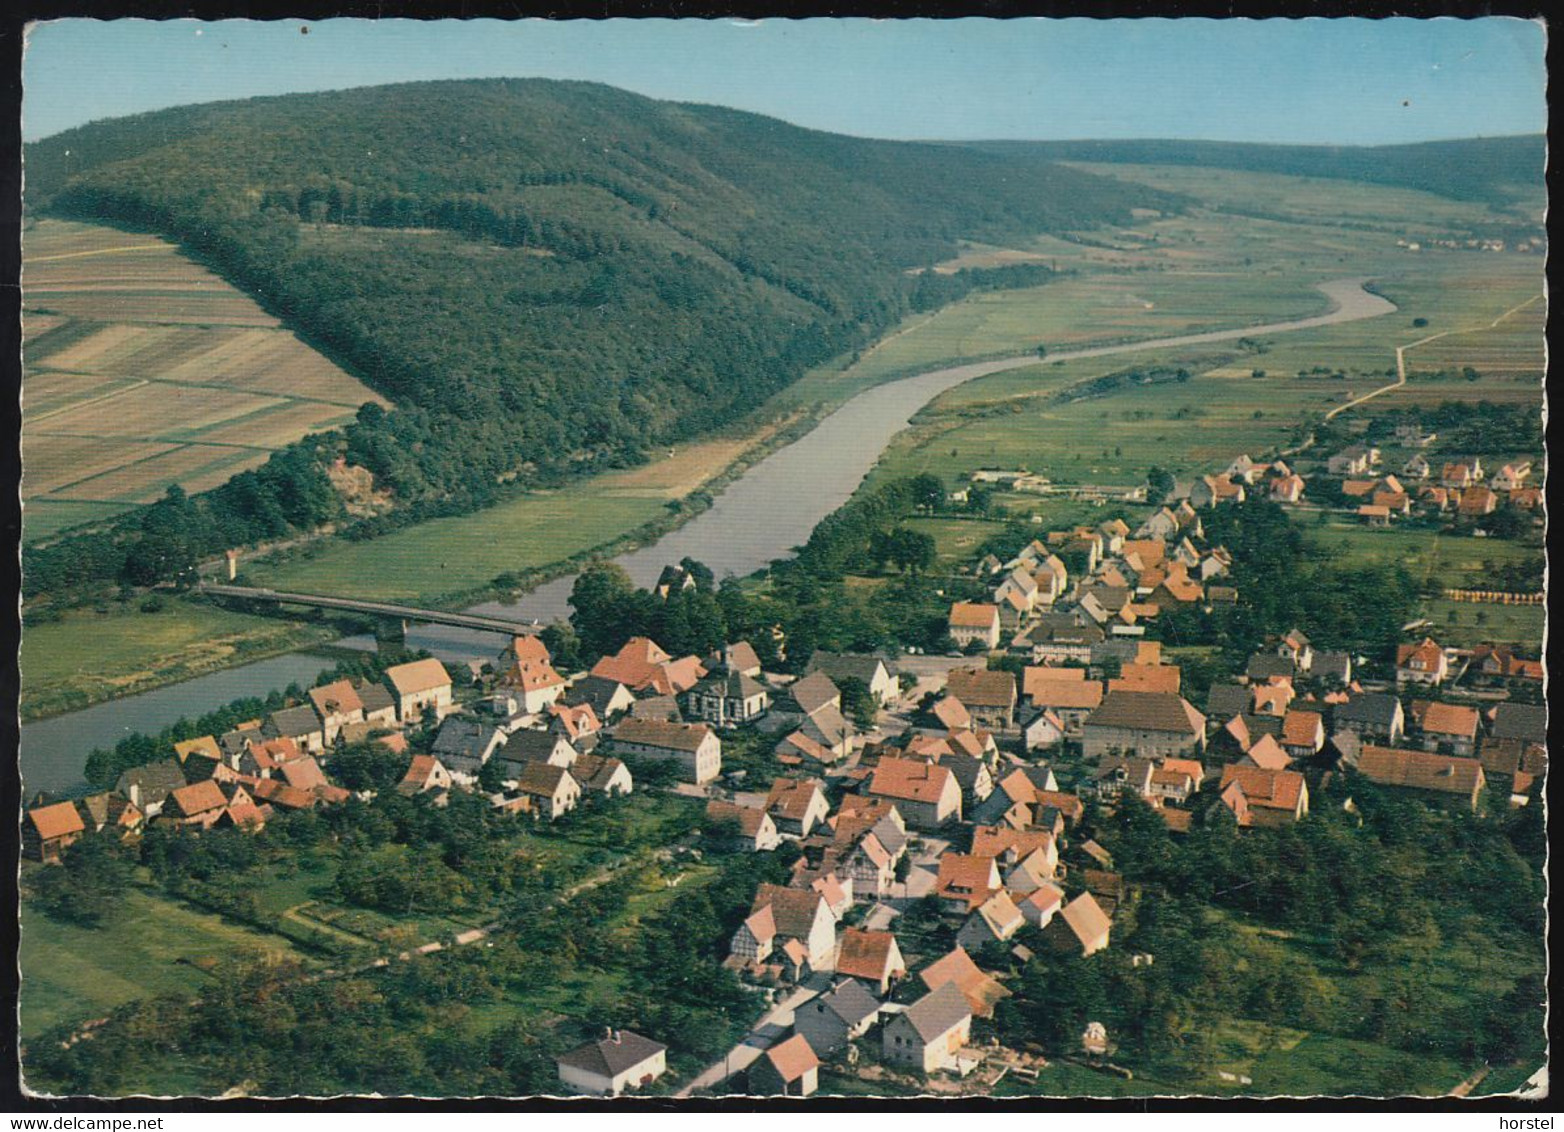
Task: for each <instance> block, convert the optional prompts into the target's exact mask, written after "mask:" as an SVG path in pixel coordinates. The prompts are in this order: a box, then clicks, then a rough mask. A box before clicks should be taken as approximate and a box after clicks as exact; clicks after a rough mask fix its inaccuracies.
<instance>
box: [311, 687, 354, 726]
mask: <svg viewBox="0 0 1564 1132" xmlns="http://www.w3.org/2000/svg"><path fill="white" fill-rule="evenodd" d="M309 697H310V702H311V703H312V704H314V705H315V710H316V711H317V712H318V713H320V716H321V718H322V719H324V718H325V717H326V716H328V715H330V714H332V713H336V714H338V715H352V714H353V713H354V712H356V711H363V710H364V701H363V700H361V699H359V697H358V689H357V688H355V687H353V684H352V681H349V680H334V681H332V682H331V683H330V684H322V685H320V686H319V687H318V688H311V689H310V690H309Z"/></svg>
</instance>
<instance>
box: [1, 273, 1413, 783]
mask: <svg viewBox="0 0 1564 1132" xmlns="http://www.w3.org/2000/svg"><path fill="white" fill-rule="evenodd" d="M1364 282H1365V280H1363V279H1338V280H1333V281H1331V282H1328V283H1321V284H1320V285H1319V290H1320V291H1322V292H1323V293H1324V294H1325V296H1326V297H1327V298H1328V299H1329V300H1330V301H1331V304H1332V305H1331V309H1330V310H1329V311H1328V312H1326V313H1325V314H1322V315H1315V316H1313V317H1310V318H1302V319H1294V320H1292V321H1288V322H1274V323H1266V324H1263V325H1258V326H1244V327H1238V328H1235V329H1232V330H1213V331H1208V332H1205V333H1201V334H1185V335H1178V336H1173V337H1167V338H1156V339H1149V340H1145V341H1139V342H1126V343H1120V344H1116V345H1111V346H1097V347H1091V348H1088V349H1081V350H1059V351H1056V352H1053V353H1050V354H1049V355H1048V361H1050V362H1055V361H1073V360H1076V359H1080V358H1096V357H1106V356H1108V355H1113V354H1129V353H1137V352H1140V351H1144V350H1157V349H1167V348H1170V347H1171V348H1176V347H1182V346H1198V345H1203V344H1206V343H1212V342H1228V341H1232V340H1234V339H1238V338H1247V337H1255V336H1257V335H1266V334H1279V333H1285V332H1288V331H1296V330H1306V329H1309V328H1312V327H1318V326H1329V325H1332V324H1334V323H1340V322H1352V321H1355V320H1358V319H1364V318H1373V317H1375V316H1378V315H1382V314H1389V313H1390V312H1391V311H1394V310H1395V309H1396V307H1395V304H1394V303H1391V302H1390V301H1389V300H1387V299H1384V298H1382V297H1380V296H1378V295H1375V294H1373V293H1371V292H1369V291H1365V290H1364V289H1363V284H1364ZM1037 361H1038V359H1037V357H1036V355H1033V354H1026V355H1021V356H1017V357H1010V358H998V359H994V360H992V361H986V362H974V363H970V364H967V365H959V366H950V367H947V368H945V369H939V370H932V371H930V372H928V373H922V374H918V375H916V376H913V377H907V378H903V379H901V380H899V381H891V382H887V383H885V384H883V385H877V386H875V387H873V388H871V389H866V390H865V391H864V392H862V393H860V394H858V395H857V396H856V397H854V398H852V399H851V400H850V401H848V402H846V403H845V404H843V405H842V406H841V407H840V408H838V409H837V410H836V411H835V412H833V413H831V414H830V415H829V416H828V417H826V418H825V419H824V420H823V421H821V422H820V423H819V424H818V425H817V426H815V428H814V429H812V430H811V431H810V432H808V433H807V434H805V435H804V436H802V437H800V438H799V439H798V440H796V441H794V442H793V443H792V444H789V445H788V446H787V447H785V448H782V449H779V450H778V451H776V452H773V453H772V454H771V455H769V456H767V457H766V458H765V459H764V460H761V461H760V462H759V463H757V464H756V465H755V466H754V467H752V468H750V469H749V470H748V471H746V472H745V473H744V474H743V475H742V476H741V477H740V478H739V479H737V480H735V481H734V482H733V483H731V484H730V485H729V486H728V487H727V488H726V489H725V490H724V491H723V492H722V493H721V494H720V495H719V496H718V497H717V498H716V499H715V500H714V501H713V503H712V505H711V507H710V508H708V509H707V510H706V511H704V512H702V513H701V514H699V515H697V516H696V517H695V518H694V519H692V520H690V521H689V522H688V523H686V524H685V525H684V526H682V527H680V528H679V529H677V530H675V531H672V532H670V533H669V534H667V535H664V536H663V537H662V538H661V539H659V540H658V541H657V542H655V543H653V544H651V545H650V546H645V547H642V548H641V549H639V550H634V551H631V552H629V553H628V554H625V555H622V556H621V557H620V558H618V559H616V561H617V562H618V563H619V564H620V565H621V566H623V567H624V568H625V569H626V570H627V571H629V573H630V576H631V578H633V579H634V580H635V581H636V582H637V583H638V584H640V585H643V586H645V585H650V584H651V583H652V582H654V581H655V580H656V578H657V575H658V574H659V572H661V570H662V568H663V567H664V566H665V565H667V564H668V563H670V562H678V561H679V560H680V559H682V558H685V557H690V558H696V559H699V560H700V561H701V562H704V563H706V565H707V566H709V567H711V569H712V571H713V572H714V573H715V574H716V575H717V577H719V578H721V577H723V576H724V575H726V574H730V573H731V574H735V575H739V576H743V575H745V574H749V573H752V572H753V571H755V570H758V569H760V568H761V567H762V566H765V565H766V564H767V563H768V562H771V561H772V560H773V559H776V558H782V557H785V556H787V555H788V554H789V553H791V552H792V550H793V548H794V547H796V546H798V545H799V544H801V543H803V542H804V541H805V540H806V539H807V538H808V537H809V533H810V532H811V531H812V530H814V528H815V525H816V524H817V523H819V522H820V520H821V519H823V518H824V517H825V516H826V515H829V514H830V513H831V512H832V511H835V510H836V509H837V508H838V507H840V506H841V505H842V504H843V503H845V502H847V500H848V499H849V498H850V497H851V496H852V494H853V492H854V491H856V490H857V489H858V485H859V484H861V483H862V482H863V479H864V477H865V476H866V475H868V474H869V471H870V469H872V468H873V467H874V465H875V462H876V461H877V460H878V459H879V458H880V454H881V453H882V452H883V451H884V450H885V447H886V446H887V445H888V444H889V443H890V442H891V440H892V439H893V438H894V437H895V436H896V434H897V433H899V432H901V431H902V430H903V429H904V428H906V427H907V425H908V423H909V422H910V421H911V419H912V417H913V415H914V414H915V413H917V411H918V410H919V409H921V408H922V407H923V406H924V405H926V404H928V403H929V402H930V401H931V400H933V399H934V398H935V397H937V396H939V395H940V394H941V393H944V392H945V391H946V390H948V389H952V388H954V387H956V386H958V385H961V384H963V383H964V382H968V381H972V380H974V379H975V378H979V377H986V376H987V375H989V374H993V373H1000V372H1003V371H1005V370H1010V369H1018V368H1020V367H1022V366H1029V365H1036V364H1037ZM574 582H575V577H574V575H572V576H569V577H564V578H557V579H555V580H554V581H552V582H548V583H546V584H544V585H542V586H539V587H538V588H537V589H535V590H533V591H532V592H530V593H528V594H526V595H524V596H523V597H522V598H520V599H519V600H518V601H516V602H513V603H505V602H486V603H484V604H482V605H478V606H474V607H473V609H472V610H471V612H474V613H483V614H489V615H499V616H509V617H517V618H520V619H531V618H536V619H538V620H541V621H551V620H554V619H555V618H559V617H564V616H566V615H567V614H568V613H569V604H568V599H569V597H570V589H571V586H572V585H573V584H574ZM407 640H408V644H409V645H410V646H412V647H414V648H424V649H428V650H429V651H430V652H432V653H434V654H435V655H436V656H439V657H441V658H442V659H445V660H452V661H460V660H465V659H468V658H471V657H476V656H483V657H488V656H492V655H494V654H495V653H496V652H497V651H498V650H499V648H500V647H501V646H502V644H503V641H502V639H501V638H499V637H496V636H494V635H492V634H487V633H478V632H474V631H472V630H464V629H454V628H446V627H443V626H434V625H429V626H417V627H415V628H413V629H411V630H410V631H409V633H408V638H407ZM342 644H344V645H347V646H350V647H368V648H372V647H373V644H374V642H373V641H372V640H368V639H360V638H349V639H347V640H345V641H343V642H342ZM268 665H271V666H274V668H272V669H267V666H268ZM311 666H313V667H311ZM326 666H329V665H327V664H326V662H323V661H321V660H319V659H317V658H311V657H308V656H305V655H302V654H291V655H289V656H283V657H276V658H274V659H273V660H269V661H263V662H261V663H259V664H253V665H248V666H246V667H244V668H239V669H233V670H231V671H229V672H223V673H217V674H215V675H212V676H204V677H200V678H198V679H195V680H190V681H186V682H185V683H183V684H178V685H175V686H173V687H169V688H163V689H160V690H158V691H155V692H148V693H146V694H145V695H140V696H130V697H127V698H126V699H123V700H115V701H112V702H110V703H106V704H100V705H98V706H97V707H92V708H88V709H86V710H84V711H79V712H73V713H71V714H70V715H65V716H59V717H56V718H54V719H49V720H43V721H40V722H38V723H32V724H28V725H26V726H25V727H23V729H22V771H23V775H24V780H25V782H24V784H25V787H26V789H27V790H29V791H31V790H35V789H60V788H63V787H65V786H69V785H70V784H71V783H72V782H73V781H75V778H73V777H72V774H73V773H74V774H75V775H76V776H77V777H79V775H80V768H81V766H82V764H83V762H84V761H85V759H86V756H87V754H88V752H89V751H91V750H92V748H93V747H95V746H104V745H106V744H108V743H112V742H113V741H114V740H115V739H117V738H119V737H120V736H121V735H124V734H125V733H127V732H128V731H137V730H139V731H156V730H159V729H161V728H163V727H166V726H168V724H170V723H172V722H173V721H174V720H176V719H178V718H179V717H180V716H181V715H191V714H196V713H199V712H201V711H207V710H211V709H212V708H214V707H218V706H220V705H222V704H224V703H226V702H228V701H229V700H231V699H234V698H237V697H239V696H244V695H257V694H264V693H265V692H267V691H270V690H271V688H273V687H285V686H286V685H287V684H288V683H289V682H290V681H293V680H299V679H308V678H309V677H310V676H313V675H314V673H315V672H316V671H318V670H319V669H320V668H321V667H326ZM241 674H245V675H243V676H242V677H241ZM266 680H271V681H272V683H271V684H264V683H263V682H264V681H266ZM72 768H74V772H73V771H72Z"/></svg>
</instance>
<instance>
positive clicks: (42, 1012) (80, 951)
mask: <svg viewBox="0 0 1564 1132" xmlns="http://www.w3.org/2000/svg"><path fill="white" fill-rule="evenodd" d="M24 883H25V881H24ZM117 899H118V900H120V901H121V902H122V903H123V904H124V905H125V907H124V908H123V909H121V914H120V915H118V916H117V917H115V919H114V920H113V921H112V922H111V923H110V924H109V925H107V926H106V927H103V928H99V929H92V928H83V927H78V926H76V925H74V924H67V923H62V922H60V921H58V920H53V919H50V918H49V917H48V916H45V915H43V914H42V913H40V912H38V911H36V910H34V909H33V908H32V907H30V906H29V905H28V904H26V903H25V902H24V903H23V905H22V908H23V911H22V936H21V952H20V961H21V967H22V969H23V970H24V971H25V972H26V977H25V978H24V979H23V980H22V989H21V1034H22V1037H23V1039H24V1040H25V1039H32V1038H36V1037H38V1036H39V1035H40V1034H41V1033H43V1032H44V1031H46V1030H48V1029H50V1028H51V1027H53V1026H56V1025H59V1024H60V1023H63V1022H85V1021H87V1020H88V1019H91V1018H98V1017H102V1016H103V1015H105V1014H107V1013H108V1012H109V1011H110V1010H112V1009H114V1008H115V1007H116V1006H120V1005H122V1004H123V1003H126V1002H132V1001H135V1000H137V999H143V998H152V997H154V996H156V995H159V994H176V995H180V996H182V997H185V998H194V997H195V996H196V994H198V993H199V992H200V991H201V990H202V989H203V988H204V987H205V986H206V985H207V982H208V976H207V975H205V974H204V973H203V971H202V968H203V967H205V966H207V965H208V961H219V960H226V959H233V958H235V957H237V956H239V955H241V954H243V953H246V952H248V953H252V954H270V955H274V956H278V957H290V956H291V957H297V953H296V952H295V951H294V949H293V947H292V946H291V945H290V944H289V943H288V941H287V940H285V939H283V938H282V937H280V936H276V935H271V934H269V933H264V932H260V931H256V930H254V929H251V928H247V927H243V926H240V925H238V924H234V923H232V922H231V921H229V920H225V919H224V918H222V917H221V916H215V915H212V914H210V913H206V912H198V911H195V910H193V909H191V908H189V907H187V906H185V905H183V904H180V903H177V902H176V901H173V900H171V899H169V898H167V897H164V896H162V895H161V894H157V893H153V892H150V891H147V890H144V889H140V888H130V889H127V890H126V891H125V892H124V893H122V894H121V895H119V896H118V897H117ZM198 964H199V965H198Z"/></svg>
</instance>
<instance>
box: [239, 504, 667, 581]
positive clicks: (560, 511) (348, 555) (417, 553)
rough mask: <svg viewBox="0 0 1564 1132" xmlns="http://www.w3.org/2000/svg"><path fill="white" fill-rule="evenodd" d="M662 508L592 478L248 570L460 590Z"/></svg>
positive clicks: (543, 560)
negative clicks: (609, 490) (614, 492)
mask: <svg viewBox="0 0 1564 1132" xmlns="http://www.w3.org/2000/svg"><path fill="white" fill-rule="evenodd" d="M663 513H664V510H663V507H662V504H661V503H660V502H659V501H657V500H656V499H648V498H624V497H619V496H611V495H607V494H605V493H602V492H600V491H599V490H597V487H596V485H594V484H592V483H590V482H588V483H583V484H578V485H576V486H574V487H570V488H565V489H563V490H561V491H559V492H556V493H553V494H550V495H546V496H528V497H525V498H522V499H518V500H514V501H512V502H509V503H502V504H500V505H499V506H498V507H492V508H490V509H488V510H486V511H482V512H480V513H478V514H476V515H464V516H460V517H456V518H450V519H435V520H432V521H431V522H428V523H421V524H419V525H418V526H416V527H409V528H407V529H406V530H402V531H397V532H396V533H395V534H390V535H387V536H385V537H384V538H378V539H374V540H372V541H370V542H340V541H331V542H325V543H320V544H317V545H316V546H315V547H312V548H311V552H310V553H308V554H307V555H305V556H301V557H299V558H295V559H292V560H290V561H287V562H285V563H282V564H281V565H278V566H275V567H274V566H269V565H267V564H266V563H265V562H255V563H252V564H250V565H248V566H246V567H245V574H246V576H247V577H248V578H249V579H250V580H251V581H252V582H255V583H257V584H259V585H263V586H273V587H276V588H279V589H292V590H298V591H302V592H305V593H326V594H351V595H352V596H354V597H359V598H365V599H369V600H379V601H386V600H393V599H399V598H401V599H405V598H413V597H419V596H421V595H431V594H447V593H459V592H463V591H466V590H472V589H477V588H479V587H482V586H486V585H488V584H489V583H490V582H492V581H493V580H494V578H495V577H496V576H498V575H500V574H503V573H507V572H511V573H519V572H521V571H524V570H535V569H538V568H540V567H543V566H547V565H550V564H551V563H554V562H559V561H561V560H563V559H566V558H569V557H571V556H572V555H575V554H580V553H582V552H583V551H587V550H590V549H592V548H593V547H595V546H598V545H600V544H602V543H605V542H608V541H610V540H612V539H614V538H617V537H619V536H620V535H622V534H624V533H625V532H627V531H630V530H634V529H635V528H636V527H638V526H640V525H641V524H643V523H646V522H649V521H651V520H652V519H655V518H657V517H658V516H659V515H661V514H663Z"/></svg>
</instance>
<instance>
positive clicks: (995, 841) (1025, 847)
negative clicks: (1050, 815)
mask: <svg viewBox="0 0 1564 1132" xmlns="http://www.w3.org/2000/svg"><path fill="white" fill-rule="evenodd" d="M1053 843H1054V835H1053V834H1052V833H1049V832H1048V831H1047V830H1045V829H1029V830H1019V829H1008V828H1005V827H1003V826H995V825H980V826H976V827H974V828H973V830H972V854H973V856H975V857H1002V856H1004V855H1006V854H1014V855H1015V856H1016V857H1018V858H1020V857H1029V856H1031V855H1032V854H1033V853H1035V852H1037V851H1038V850H1039V849H1041V850H1044V851H1047V850H1048V849H1050V848H1052V846H1053Z"/></svg>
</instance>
